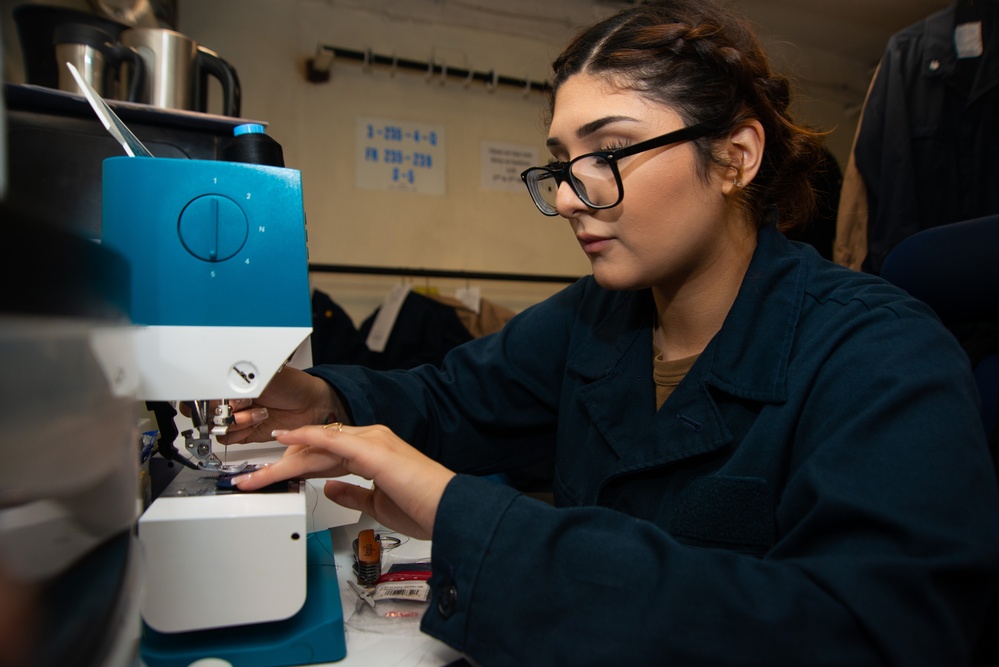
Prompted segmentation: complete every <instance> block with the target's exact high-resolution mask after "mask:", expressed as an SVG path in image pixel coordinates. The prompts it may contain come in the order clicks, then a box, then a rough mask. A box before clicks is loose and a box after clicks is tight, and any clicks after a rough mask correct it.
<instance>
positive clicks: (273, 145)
mask: <svg viewBox="0 0 999 667" xmlns="http://www.w3.org/2000/svg"><path fill="white" fill-rule="evenodd" d="M220 154H221V159H222V160H224V161H226V162H244V163H248V164H265V165H270V166H271V167H283V166H284V151H283V150H282V148H281V144H279V143H278V142H277V141H275V140H274V138H273V137H271V136H270V135H268V134H267V132H266V131H265V130H264V126H263V125H260V124H258V123H244V124H242V125H237V126H236V127H235V128H233V136H232V137H230V138H229V139H227V140H226V141H225V143H223V144H222V149H221V151H220Z"/></svg>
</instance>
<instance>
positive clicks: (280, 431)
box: [271, 428, 288, 438]
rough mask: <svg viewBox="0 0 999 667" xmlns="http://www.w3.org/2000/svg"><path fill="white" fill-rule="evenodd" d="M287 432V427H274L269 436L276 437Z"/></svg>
mask: <svg viewBox="0 0 999 667" xmlns="http://www.w3.org/2000/svg"><path fill="white" fill-rule="evenodd" d="M287 432H288V429H285V428H276V429H274V430H273V431H271V437H272V438H276V437H278V436H281V435H284V434H285V433H287Z"/></svg>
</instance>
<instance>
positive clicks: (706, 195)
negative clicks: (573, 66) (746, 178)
mask: <svg viewBox="0 0 999 667" xmlns="http://www.w3.org/2000/svg"><path fill="white" fill-rule="evenodd" d="M683 126H684V123H683V120H682V119H681V118H680V116H679V114H677V113H676V112H675V111H673V110H672V109H669V108H666V107H663V106H662V105H660V104H656V103H653V102H651V101H649V100H647V99H646V98H644V97H642V96H641V95H640V94H638V93H636V92H634V91H631V90H626V89H622V88H618V87H616V86H614V85H612V84H611V83H608V81H607V80H606V79H603V78H598V77H594V76H592V75H589V74H576V75H574V76H572V77H570V78H569V79H567V80H566V81H565V82H564V83H563V84H562V86H561V87H560V88H559V90H558V92H557V94H556V97H555V106H554V113H553V117H552V124H551V128H550V130H549V133H548V146H549V150H550V151H551V153H552V156H553V157H554V158H555V159H556V160H559V161H562V162H567V161H569V160H571V159H572V158H574V157H577V156H579V155H583V154H585V153H590V152H593V151H598V150H614V149H616V148H624V147H625V146H630V145H632V144H635V143H638V142H640V141H644V140H646V139H651V138H653V137H656V136H659V135H661V134H665V133H667V132H671V131H673V130H678V129H680V128H682V127H683ZM618 167H619V169H620V172H621V180H622V183H623V186H624V199H623V200H622V201H621V203H620V204H618V205H617V206H615V207H614V208H610V209H603V210H595V209H592V208H589V207H588V206H587V205H586V204H584V203H583V202H582V201H581V200H580V199H579V198H578V197H577V196H576V195H575V193H574V192H573V191H572V189H571V188H570V186H569V185H568V183H562V185H561V186H560V187H559V190H558V194H557V198H556V207H557V209H558V212H559V214H560V215H561V216H562V217H564V218H566V219H567V220H568V221H569V224H570V225H571V226H572V230H573V232H574V234H575V235H576V238H577V240H578V241H579V245H580V246H581V247H582V248H583V252H585V253H586V255H587V257H589V259H590V263H591V264H592V265H593V275H594V277H595V278H596V280H597V282H598V283H600V285H602V286H603V287H605V288H608V289H641V288H645V287H651V286H657V285H659V286H665V287H667V288H676V287H678V286H679V285H680V284H682V283H683V282H684V281H686V280H689V279H691V277H692V276H696V275H697V274H700V273H703V272H704V271H705V270H708V269H709V267H710V266H711V265H712V264H713V263H716V262H718V261H721V260H723V259H724V258H725V253H726V251H727V250H726V247H727V246H728V245H729V244H730V242H731V241H732V239H731V238H730V234H733V233H736V228H738V229H740V230H741V234H742V236H743V237H744V236H745V229H746V228H745V225H744V223H741V221H740V224H738V225H737V224H734V221H733V220H732V217H733V210H732V209H731V207H729V206H728V205H727V204H726V201H725V192H726V191H728V190H729V189H731V175H729V176H728V178H727V179H726V178H725V175H724V170H723V169H720V168H717V167H713V168H712V169H711V172H710V177H709V179H708V180H707V181H705V179H704V178H702V177H701V176H700V174H699V172H698V169H697V162H696V151H695V146H694V144H693V143H692V142H685V143H679V144H672V145H667V146H663V147H661V148H654V149H652V150H650V151H647V152H643V153H639V154H636V155H632V156H629V157H625V158H622V159H621V160H620V163H619V164H618ZM729 250H730V249H729Z"/></svg>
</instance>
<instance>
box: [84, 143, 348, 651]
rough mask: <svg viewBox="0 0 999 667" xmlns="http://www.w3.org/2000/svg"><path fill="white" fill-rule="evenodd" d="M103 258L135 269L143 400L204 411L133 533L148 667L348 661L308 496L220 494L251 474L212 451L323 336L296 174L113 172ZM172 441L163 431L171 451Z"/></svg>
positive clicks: (129, 162)
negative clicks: (314, 338) (111, 254)
mask: <svg viewBox="0 0 999 667" xmlns="http://www.w3.org/2000/svg"><path fill="white" fill-rule="evenodd" d="M102 244H103V245H106V246H108V247H109V248H111V249H114V250H116V251H117V252H119V253H120V254H122V255H123V256H124V257H125V258H127V260H128V261H129V263H130V265H131V270H132V279H131V299H130V316H131V321H132V323H133V324H134V325H135V327H134V330H133V339H132V341H133V344H134V350H135V359H136V363H137V364H138V366H139V387H138V390H137V398H139V399H140V400H143V401H146V402H147V405H150V406H153V405H158V406H160V407H161V408H162V406H163V405H167V406H172V405H173V404H175V403H176V402H178V401H179V402H189V403H188V404H189V405H190V406H191V407H192V408H193V413H192V415H191V419H192V424H193V427H192V428H190V429H187V430H185V431H184V432H183V433H182V435H183V439H184V447H183V450H186V453H182V454H179V455H176V456H174V458H175V459H176V460H177V461H178V463H180V464H183V466H184V467H183V469H182V470H181V472H180V474H178V475H177V477H176V478H175V479H174V480H173V481H172V482H171V483H170V484H169V485H168V486H167V487H166V488H165V489H164V490H163V491H162V492H161V493H160V494H159V495H158V497H156V498H155V499H153V500H152V502H151V504H150V505H149V506H148V508H146V510H145V511H144V512H143V513H142V515H141V516H140V517H139V520H138V539H139V544H140V547H141V551H142V556H143V558H144V584H145V590H144V595H143V599H142V604H141V613H142V618H143V620H144V624H145V625H144V631H143V639H142V649H141V655H142V657H143V659H144V661H145V663H146V665H147V667H158V666H159V665H187V664H190V662H192V661H195V660H197V659H199V658H207V657H215V658H222V659H227V660H229V661H230V662H233V663H234V664H252V665H258V666H261V667H266V666H268V665H297V664H303V661H307V662H309V663H312V662H317V661H318V662H323V661H330V660H337V659H340V658H342V657H343V655H344V654H345V647H344V640H343V625H342V615H340V616H338V615H337V612H338V611H339V610H340V603H339V593H338V587H337V584H336V574H335V568H332V567H327V566H326V565H328V564H327V563H325V561H324V553H325V552H330V553H331V550H330V549H329V548H328V547H327V549H325V550H324V549H323V548H322V547H323V546H324V545H323V544H322V543H321V539H322V538H321V537H320V536H318V535H308V534H307V532H306V526H307V522H306V495H305V488H304V484H303V483H301V482H289V483H287V484H285V485H284V486H283V487H281V488H277V489H270V490H269V491H268V492H266V493H241V492H239V491H238V490H236V489H234V488H233V487H232V486H231V485H227V484H225V482H226V481H227V480H228V479H229V478H230V477H231V476H232V475H233V474H235V473H239V472H245V471H246V470H245V469H244V468H243V467H242V466H230V465H226V464H225V463H224V462H223V461H222V460H220V458H219V457H218V455H217V454H216V453H215V451H214V447H213V440H214V439H215V438H216V437H217V436H219V435H221V434H224V433H225V432H226V430H227V429H228V427H229V425H230V423H231V419H232V417H231V404H230V401H231V400H233V399H239V398H254V397H256V396H259V394H260V392H261V391H262V390H263V388H264V387H265V386H266V384H267V382H268V381H269V380H270V379H271V378H272V377H274V375H275V374H276V373H279V372H280V371H281V369H282V367H283V366H284V365H285V363H286V362H287V361H288V360H289V358H290V357H291V356H292V354H293V353H294V352H295V351H296V349H297V348H299V347H301V346H303V345H306V344H307V341H308V336H309V334H310V333H311V331H312V320H311V303H310V295H309V285H308V257H307V250H306V233H305V220H304V211H303V205H302V188H301V175H300V173H299V172H298V171H296V170H292V169H285V168H281V167H271V166H263V165H255V164H242V163H235V162H221V161H208V160H182V159H168V158H148V157H114V158H109V159H107V160H105V161H104V174H103V199H102ZM209 401H210V402H211V405H213V406H214V405H216V404H217V406H218V407H217V408H214V409H212V410H208V409H207V406H208V405H209ZM161 415H162V412H157V416H158V417H160V416H161ZM175 435H176V431H173V432H172V433H171V432H170V428H169V425H164V424H162V423H161V424H160V437H161V439H164V438H165V441H164V442H162V443H161V444H160V448H159V449H160V451H166V452H169V451H170V450H171V447H172V442H171V441H172V439H173V438H174V436H175ZM175 454H176V452H175ZM326 539H327V540H328V536H327V537H326ZM331 559H332V556H331V555H330V556H329V560H330V562H332V561H331ZM330 576H332V581H331V580H330V579H329V577H330ZM317 610H318V612H317Z"/></svg>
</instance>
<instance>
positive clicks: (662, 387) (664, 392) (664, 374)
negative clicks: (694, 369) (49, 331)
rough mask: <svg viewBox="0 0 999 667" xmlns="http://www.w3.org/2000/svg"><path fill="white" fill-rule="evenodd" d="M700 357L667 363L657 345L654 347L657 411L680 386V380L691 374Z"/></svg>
mask: <svg viewBox="0 0 999 667" xmlns="http://www.w3.org/2000/svg"><path fill="white" fill-rule="evenodd" d="M699 356H701V355H699V354H695V355H693V356H691V357H685V358H683V359H675V360H673V361H665V360H664V359H663V355H662V352H660V351H659V348H658V347H656V346H655V344H653V345H652V380H653V381H654V382H655V383H656V410H658V409H659V408H661V407H662V406H663V403H665V402H666V399H667V398H669V396H670V394H672V393H673V390H674V389H676V386H677V385H678V384H680V380H682V379H683V378H684V377H686V375H687V373H688V372H690V367H691V366H693V365H694V362H695V361H697V357H699Z"/></svg>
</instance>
